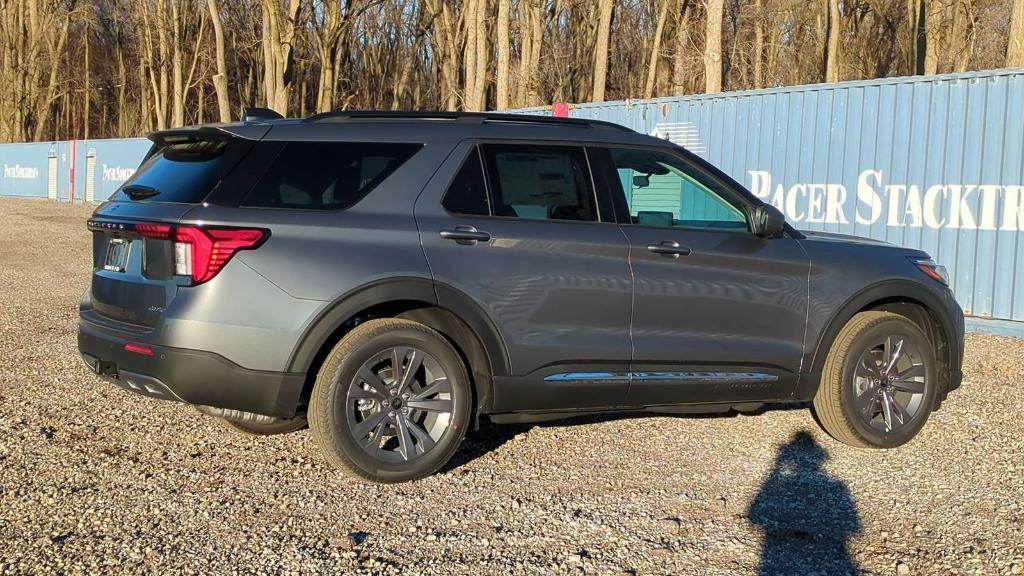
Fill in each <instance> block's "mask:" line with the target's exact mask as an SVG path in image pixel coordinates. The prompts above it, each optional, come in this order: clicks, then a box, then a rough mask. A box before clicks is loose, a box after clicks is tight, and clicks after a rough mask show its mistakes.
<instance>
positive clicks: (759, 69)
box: [753, 0, 767, 88]
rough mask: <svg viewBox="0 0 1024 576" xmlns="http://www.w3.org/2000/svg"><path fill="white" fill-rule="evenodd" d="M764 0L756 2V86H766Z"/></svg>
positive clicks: (765, 17)
mask: <svg viewBox="0 0 1024 576" xmlns="http://www.w3.org/2000/svg"><path fill="white" fill-rule="evenodd" d="M766 19H767V15H766V14H765V13H764V0H755V2H754V56H753V58H754V88H764V29H765V20H766Z"/></svg>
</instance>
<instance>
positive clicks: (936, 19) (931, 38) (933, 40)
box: [924, 0, 943, 74]
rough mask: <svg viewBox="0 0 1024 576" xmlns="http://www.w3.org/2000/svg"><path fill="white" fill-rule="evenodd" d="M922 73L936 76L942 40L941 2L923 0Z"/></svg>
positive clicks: (939, 0)
mask: <svg viewBox="0 0 1024 576" xmlns="http://www.w3.org/2000/svg"><path fill="white" fill-rule="evenodd" d="M924 1H925V2H926V6H925V17H924V35H925V49H924V73H925V74H938V72H939V51H940V46H939V44H940V39H941V38H942V20H943V18H942V8H943V6H942V4H943V0H924Z"/></svg>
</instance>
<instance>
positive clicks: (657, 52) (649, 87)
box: [644, 0, 675, 98]
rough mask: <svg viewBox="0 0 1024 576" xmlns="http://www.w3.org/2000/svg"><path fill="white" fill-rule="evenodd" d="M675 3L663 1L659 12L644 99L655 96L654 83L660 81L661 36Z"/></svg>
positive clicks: (671, 0)
mask: <svg viewBox="0 0 1024 576" xmlns="http://www.w3.org/2000/svg"><path fill="white" fill-rule="evenodd" d="M674 1H675V0H662V1H661V11H659V12H658V24H657V25H656V26H655V28H654V41H653V42H651V60H650V62H649V63H648V65H647V84H646V86H644V98H651V97H653V96H654V82H655V80H657V79H658V62H659V61H660V60H661V34H662V32H664V30H665V20H666V19H667V18H668V6H669V4H671V3H672V2H674Z"/></svg>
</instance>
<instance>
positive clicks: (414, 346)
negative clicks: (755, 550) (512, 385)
mask: <svg viewBox="0 0 1024 576" xmlns="http://www.w3.org/2000/svg"><path fill="white" fill-rule="evenodd" d="M471 403H472V395H471V389H470V383H469V377H468V375H467V372H466V367H465V366H464V365H463V363H462V360H461V358H460V357H459V354H458V353H457V352H456V350H455V348H453V347H452V345H451V344H450V343H449V342H448V340H446V339H445V338H444V336H442V335H441V334H439V333H438V332H436V331H434V330H432V329H430V328H428V327H427V326H424V325H423V324H419V323H417V322H412V321H409V320H398V319H390V318H389V319H380V320H370V321H368V322H364V323H362V324H360V325H359V326H357V327H356V328H355V329H353V330H352V331H351V332H350V333H349V334H348V335H346V336H345V337H344V338H343V339H342V340H341V342H339V343H338V344H337V346H335V347H334V349H333V350H332V351H331V353H330V354H329V355H328V356H327V358H326V360H325V361H324V364H323V366H322V367H321V369H320V372H319V373H318V374H317V379H316V383H315V384H314V386H313V394H312V397H311V398H310V406H309V413H308V416H309V425H310V429H311V430H312V431H313V436H314V437H315V438H316V440H317V443H318V444H319V445H320V447H321V449H322V450H323V451H324V453H325V455H326V457H327V459H328V461H330V462H331V464H333V465H335V466H336V467H338V468H340V469H341V470H343V471H346V472H350V473H352V474H355V475H357V476H359V477H361V478H365V479H367V480H371V481H374V482H402V481H406V480H413V479H417V478H422V477H424V476H428V475H430V474H432V473H434V472H435V471H436V470H437V469H438V468H440V467H441V466H443V465H444V464H445V463H446V462H447V461H448V460H449V459H450V458H451V457H452V455H453V454H454V453H455V450H456V449H457V448H458V446H459V443H460V442H461V441H462V439H463V437H464V436H465V433H466V427H467V425H468V424H469V420H470V415H471Z"/></svg>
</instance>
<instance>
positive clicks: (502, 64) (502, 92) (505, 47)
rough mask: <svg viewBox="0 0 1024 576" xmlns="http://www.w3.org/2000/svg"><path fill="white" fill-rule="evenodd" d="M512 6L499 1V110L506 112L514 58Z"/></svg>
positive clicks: (502, 0) (507, 1) (504, 0)
mask: <svg viewBox="0 0 1024 576" xmlns="http://www.w3.org/2000/svg"><path fill="white" fill-rule="evenodd" d="M510 4H511V1H510V0H498V46H497V48H498V78H497V86H496V92H497V94H496V97H497V100H498V101H497V104H498V110H505V109H506V108H508V103H509V85H508V69H509V65H510V62H511V57H512V55H511V52H512V42H511V41H510V39H509V28H510V25H511V23H510V21H509V20H510V18H509V11H510V10H511V6H510Z"/></svg>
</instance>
